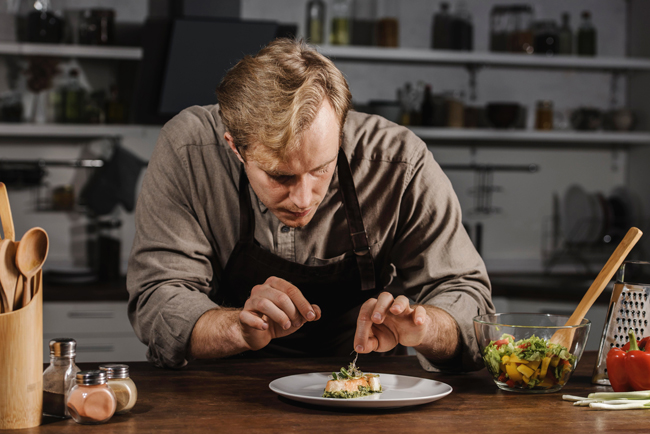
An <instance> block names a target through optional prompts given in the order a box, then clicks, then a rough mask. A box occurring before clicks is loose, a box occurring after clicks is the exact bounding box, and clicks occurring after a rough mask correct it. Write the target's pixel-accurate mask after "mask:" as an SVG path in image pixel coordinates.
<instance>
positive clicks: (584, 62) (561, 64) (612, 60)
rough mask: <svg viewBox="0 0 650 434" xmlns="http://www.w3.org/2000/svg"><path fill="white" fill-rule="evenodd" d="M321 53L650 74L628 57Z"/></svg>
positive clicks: (365, 50)
mask: <svg viewBox="0 0 650 434" xmlns="http://www.w3.org/2000/svg"><path fill="white" fill-rule="evenodd" d="M317 49H318V51H319V52H321V53H322V54H324V55H325V56H327V57H330V58H332V59H333V60H337V61H338V60H349V61H361V62H367V61H376V62H388V63H423V64H437V65H463V66H477V67H478V66H496V67H513V68H546V69H582V70H594V71H650V59H642V58H625V57H579V56H561V55H558V56H541V55H527V54H508V53H491V52H481V51H449V50H428V49H417V48H383V47H339V46H332V45H323V46H319V47H317Z"/></svg>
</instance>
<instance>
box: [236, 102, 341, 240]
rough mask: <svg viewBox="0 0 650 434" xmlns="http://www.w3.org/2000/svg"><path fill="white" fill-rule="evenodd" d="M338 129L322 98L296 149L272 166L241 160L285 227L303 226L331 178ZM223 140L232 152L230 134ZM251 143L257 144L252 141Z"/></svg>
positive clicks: (333, 115) (253, 182)
mask: <svg viewBox="0 0 650 434" xmlns="http://www.w3.org/2000/svg"><path fill="white" fill-rule="evenodd" d="M339 139H340V128H339V126H338V119H337V117H336V113H335V112H334V110H333V109H332V106H331V105H330V103H329V102H328V101H327V99H325V100H324V102H323V104H322V105H321V107H320V109H319V111H318V114H317V115H316V118H315V119H314V122H313V123H312V124H311V126H310V127H309V128H308V129H307V130H305V131H304V132H303V134H302V137H301V143H300V146H299V147H298V149H297V150H296V151H294V152H292V153H290V154H288V155H287V157H286V161H285V162H280V164H278V165H277V166H276V167H274V168H271V167H265V166H264V165H263V164H262V163H259V162H257V161H255V160H251V159H250V158H249V159H247V161H245V162H244V161H243V160H242V159H241V157H240V156H239V154H237V155H238V157H240V160H241V161H242V162H244V167H245V169H246V174H247V175H248V180H249V181H250V184H251V187H253V190H254V191H255V194H257V196H258V197H259V199H260V200H261V201H262V203H263V204H264V205H266V207H267V208H268V209H269V210H271V212H273V214H275V216H276V217H277V218H278V219H279V220H280V221H281V222H282V223H283V224H285V225H286V226H290V227H294V228H298V227H303V226H305V225H307V223H309V222H310V221H311V219H312V218H313V217H314V213H315V212H316V209H318V206H319V205H320V203H321V202H322V201H323V198H324V197H325V194H326V193H327V190H328V188H329V185H330V182H331V181H332V175H333V174H334V168H335V167H336V159H337V156H338V150H339ZM226 140H227V141H228V143H229V144H230V147H231V148H232V149H233V150H234V151H235V152H236V148H235V147H234V143H233V142H232V137H231V136H230V134H228V133H226ZM253 146H261V145H260V144H255V145H253Z"/></svg>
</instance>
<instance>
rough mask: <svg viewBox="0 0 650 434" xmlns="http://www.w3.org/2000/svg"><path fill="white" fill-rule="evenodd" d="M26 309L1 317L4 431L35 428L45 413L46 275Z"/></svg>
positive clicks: (1, 422) (1, 425)
mask: <svg viewBox="0 0 650 434" xmlns="http://www.w3.org/2000/svg"><path fill="white" fill-rule="evenodd" d="M34 292H35V294H34V297H33V298H32V300H31V301H30V302H29V304H28V305H27V306H25V307H22V308H20V309H18V310H15V311H13V312H8V313H3V314H0V343H1V345H0V429H18V428H32V427H35V426H39V425H40V424H41V415H42V413H43V275H42V271H39V273H38V274H37V275H36V276H35V277H34Z"/></svg>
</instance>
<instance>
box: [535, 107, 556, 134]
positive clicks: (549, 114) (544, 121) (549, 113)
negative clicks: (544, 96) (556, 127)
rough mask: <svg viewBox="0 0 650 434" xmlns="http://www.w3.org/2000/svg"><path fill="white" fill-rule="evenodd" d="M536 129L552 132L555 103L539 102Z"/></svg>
mask: <svg viewBox="0 0 650 434" xmlns="http://www.w3.org/2000/svg"><path fill="white" fill-rule="evenodd" d="M535 129H537V130H552V129H553V102H552V101H549V100H542V101H537V111H536V113H535Z"/></svg>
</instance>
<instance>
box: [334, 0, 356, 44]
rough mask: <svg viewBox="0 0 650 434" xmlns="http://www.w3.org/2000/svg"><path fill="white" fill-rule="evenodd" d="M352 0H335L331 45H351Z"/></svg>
mask: <svg viewBox="0 0 650 434" xmlns="http://www.w3.org/2000/svg"><path fill="white" fill-rule="evenodd" d="M351 9H352V1H351V0H334V2H333V3H332V28H331V30H330V44H332V45H350V22H351V13H352V11H351Z"/></svg>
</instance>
